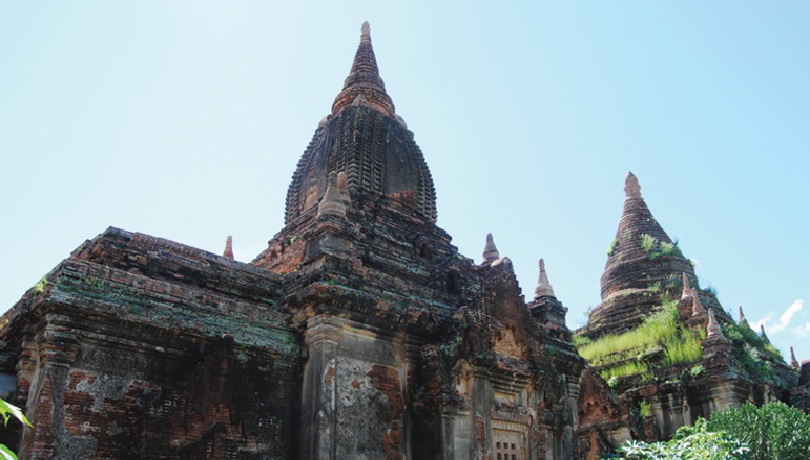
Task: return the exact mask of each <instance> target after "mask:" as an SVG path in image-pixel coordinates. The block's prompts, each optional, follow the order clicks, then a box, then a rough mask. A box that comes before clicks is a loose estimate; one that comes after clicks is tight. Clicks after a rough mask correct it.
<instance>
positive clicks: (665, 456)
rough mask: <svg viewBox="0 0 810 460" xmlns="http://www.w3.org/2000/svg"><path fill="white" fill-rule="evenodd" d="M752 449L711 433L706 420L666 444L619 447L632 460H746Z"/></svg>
mask: <svg viewBox="0 0 810 460" xmlns="http://www.w3.org/2000/svg"><path fill="white" fill-rule="evenodd" d="M748 450H749V448H748V446H746V445H745V443H743V442H741V441H740V440H738V439H736V438H734V437H732V436H729V435H728V434H726V433H724V432H722V431H710V430H709V429H708V427H707V422H706V420H704V419H702V418H701V419H698V420H697V422H696V423H695V426H693V427H690V426H686V427H683V428H681V429H680V430H678V432H677V433H675V436H673V437H672V439H671V440H670V441H667V442H653V443H646V442H643V441H633V440H631V441H627V442H625V443H624V444H622V445H621V446H620V447H619V452H621V453H622V454H624V458H627V459H632V460H681V459H683V460H745V459H748V457H747V455H746V454H747V452H748Z"/></svg>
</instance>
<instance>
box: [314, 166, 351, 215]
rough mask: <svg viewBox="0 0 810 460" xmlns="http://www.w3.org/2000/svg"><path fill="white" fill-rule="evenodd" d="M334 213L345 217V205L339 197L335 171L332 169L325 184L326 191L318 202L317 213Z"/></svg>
mask: <svg viewBox="0 0 810 460" xmlns="http://www.w3.org/2000/svg"><path fill="white" fill-rule="evenodd" d="M324 214H334V215H338V216H342V217H346V205H345V204H343V200H342V199H341V197H340V192H339V191H338V184H337V173H336V172H334V171H332V172H330V173H329V184H328V185H327V186H326V192H324V194H323V199H321V202H320V203H318V215H319V216H321V215H324Z"/></svg>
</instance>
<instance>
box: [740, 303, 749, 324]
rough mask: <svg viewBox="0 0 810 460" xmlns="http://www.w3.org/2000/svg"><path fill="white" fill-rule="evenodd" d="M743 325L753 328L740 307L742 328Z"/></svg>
mask: <svg viewBox="0 0 810 460" xmlns="http://www.w3.org/2000/svg"><path fill="white" fill-rule="evenodd" d="M743 324H745V325H746V326H748V327H749V328H750V327H751V326H749V325H748V319H747V318H746V317H745V313H743V309H742V307H740V326H742V325H743Z"/></svg>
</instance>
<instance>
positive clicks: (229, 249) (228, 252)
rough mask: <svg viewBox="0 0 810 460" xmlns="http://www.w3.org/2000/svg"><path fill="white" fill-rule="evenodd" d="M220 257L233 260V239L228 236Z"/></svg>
mask: <svg viewBox="0 0 810 460" xmlns="http://www.w3.org/2000/svg"><path fill="white" fill-rule="evenodd" d="M222 257H224V258H226V259H230V260H233V237H232V236H230V235H228V238H227V239H226V240H225V251H224V252H223V253H222Z"/></svg>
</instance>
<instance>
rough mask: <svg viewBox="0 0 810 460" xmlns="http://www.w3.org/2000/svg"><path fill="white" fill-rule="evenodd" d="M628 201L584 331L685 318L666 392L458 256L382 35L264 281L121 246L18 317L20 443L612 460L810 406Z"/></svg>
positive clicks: (15, 360) (313, 152)
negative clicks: (725, 417) (394, 85)
mask: <svg viewBox="0 0 810 460" xmlns="http://www.w3.org/2000/svg"><path fill="white" fill-rule="evenodd" d="M626 192H627V199H626V202H625V210H624V213H623V215H622V217H621V221H620V225H619V230H618V232H617V236H616V241H615V244H613V245H612V248H611V251H609V256H608V261H607V266H606V269H605V274H604V275H603V277H602V298H603V303H602V304H601V305H600V306H599V307H597V308H596V309H595V310H594V311H593V312H592V313H591V315H590V318H589V321H588V324H587V325H586V326H585V327H584V328H583V330H581V331H578V332H577V335H578V336H580V337H583V338H585V339H587V340H598V339H599V338H600V337H603V336H605V335H608V334H611V333H613V334H615V333H618V332H623V331H629V330H633V329H634V328H637V327H639V325H640V324H642V323H643V321H644V318H645V317H646V316H648V315H649V314H652V313H653V312H656V311H657V310H658V309H659V306H660V305H661V302H662V299H665V298H669V299H671V300H672V301H673V302H675V303H677V307H678V321H680V324H682V330H683V331H687V332H685V333H693V334H697V335H696V336H698V335H699V336H700V340H702V342H701V345H700V346H701V347H702V350H703V351H702V357H701V358H700V359H701V361H699V363H697V362H692V363H689V366H691V368H695V366H696V365H697V364H700V366H701V369H702V371H701V372H700V374H699V375H696V376H695V378H692V379H684V378H678V376H681V377H682V376H683V371H684V369H685V368H686V367H685V366H683V365H671V364H667V363H666V362H664V361H662V360H660V359H659V358H657V357H656V356H655V355H654V354H652V355H650V357H649V361H650V362H651V363H654V366H653V367H654V369H653V370H652V371H649V372H647V373H645V378H644V379H641V378H639V377H638V376H634V375H629V376H625V377H622V378H621V379H616V381H613V380H611V382H610V385H609V384H608V382H607V381H606V379H604V378H603V377H601V376H600V372H604V371H605V370H606V369H607V368H606V367H605V365H601V366H598V365H597V366H590V365H588V364H587V363H586V361H585V359H583V358H582V357H580V355H579V354H578V353H577V348H576V347H575V346H574V333H573V331H571V330H569V329H568V327H567V326H566V323H565V314H566V309H565V308H564V307H563V305H562V303H561V301H560V300H559V299H557V297H556V296H555V294H554V289H553V288H552V286H551V284H550V283H549V279H548V275H547V274H546V270H545V267H544V265H543V261H542V259H540V263H539V270H538V282H537V285H536V287H535V289H534V292H533V295H531V296H530V299H529V300H528V301H527V300H526V298H525V297H524V295H523V293H522V292H521V289H520V287H519V286H518V282H517V279H516V276H515V272H514V269H513V266H512V262H511V261H510V260H509V259H508V258H506V257H501V255H500V254H499V252H498V249H497V247H496V246H495V242H494V240H493V238H492V236H491V235H488V236H487V238H486V241H485V242H484V251H483V254H482V258H481V260H480V262H476V261H475V260H473V259H470V258H468V257H465V256H464V255H462V254H460V253H459V252H458V249H457V248H456V247H455V246H453V245H452V244H451V237H450V235H448V234H447V233H446V232H445V231H444V230H442V229H441V228H439V227H438V226H437V225H436V217H437V209H436V194H435V189H434V185H433V179H432V177H431V174H430V170H429V168H428V165H427V163H426V161H425V158H424V156H423V155H422V152H421V150H420V149H419V147H418V146H417V144H416V143H415V142H414V136H413V133H412V132H411V131H409V130H408V128H407V126H406V124H405V122H404V121H403V120H402V118H400V117H399V116H398V115H397V114H396V111H395V107H394V103H393V101H392V100H391V98H390V97H389V95H388V94H387V92H386V89H385V84H384V82H383V80H382V79H381V78H380V75H379V71H378V68H377V62H376V58H375V55H374V50H373V48H372V44H371V36H370V31H369V26H368V23H364V24H363V27H362V30H361V36H360V44H359V46H358V49H357V53H356V55H355V58H354V62H353V64H352V67H351V71H350V73H349V76H348V77H347V78H346V80H345V84H344V86H343V89H342V91H340V93H339V94H338V95H337V97H336V98H335V100H334V103H333V105H332V110H331V113H330V114H329V115H327V116H326V117H325V118H324V119H323V120H321V122H320V123H319V124H318V126H317V128H316V130H315V134H314V136H313V138H312V141H311V142H310V144H309V146H308V147H307V148H306V151H305V152H304V154H303V156H302V157H301V159H300V161H299V162H298V165H297V167H296V170H295V172H294V174H293V177H292V183H291V184H290V187H289V189H288V193H287V197H286V215H285V226H284V228H283V229H281V231H280V232H278V233H277V234H276V235H275V236H274V237H273V238H272V239H271V240H270V241H269V244H268V247H267V249H265V250H264V251H263V252H262V253H261V254H259V255H258V256H257V257H256V258H255V259H254V260H253V261H252V262H251V263H243V262H238V261H235V260H233V252H232V249H231V240H230V238H229V239H228V241H227V244H226V249H225V251H224V253H223V255H217V254H213V253H210V252H207V251H204V250H200V249H196V248H192V247H189V246H185V245H183V244H180V243H176V242H173V241H168V240H165V239H161V238H156V237H152V236H148V235H143V234H140V233H131V232H127V231H124V230H121V229H117V228H113V227H110V228H108V229H107V230H106V231H104V232H103V233H102V234H101V235H99V236H97V237H95V238H93V239H92V240H89V241H86V242H85V243H84V244H82V245H81V246H79V247H78V248H77V249H76V250H75V251H73V252H72V253H71V255H70V257H69V258H68V259H66V260H64V261H62V262H61V263H60V264H59V265H57V266H56V268H54V269H53V270H52V271H51V272H49V273H48V274H47V275H46V276H45V278H44V279H43V281H41V282H40V283H38V284H37V285H36V286H34V287H33V288H32V289H30V290H29V291H28V292H26V293H25V295H24V296H23V298H22V299H21V300H20V301H19V302H18V303H17V304H16V305H15V306H14V307H13V308H12V309H11V310H9V311H8V312H7V313H6V314H5V315H4V317H3V324H4V326H3V327H2V330H0V334H1V335H0V336H1V337H2V340H3V341H4V348H3V349H2V357H3V359H2V360H1V361H0V363H2V369H0V370H1V371H2V376H3V379H2V380H0V382H2V386H0V389H1V390H2V391H3V393H2V396H3V397H4V398H5V399H7V400H9V401H10V402H12V403H15V404H17V405H19V406H21V407H23V408H24V411H25V413H26V414H27V415H28V417H29V419H30V420H31V422H32V423H33V425H34V426H35V429H20V428H12V429H11V430H10V431H7V432H6V433H4V435H5V437H6V442H7V443H8V444H10V445H12V446H14V447H16V449H17V452H18V453H19V455H20V458H29V459H45V458H61V459H74V458H75V459H102V458H103V459H109V458H117V459H127V458H132V459H136V458H137V459H143V458H154V459H158V458H160V459H201V458H211V459H384V458H385V459H406V458H407V459H490V460H496V459H497V460H514V459H573V458H599V456H601V455H602V454H603V453H605V452H609V451H610V450H611V449H613V448H614V447H615V446H616V445H618V444H619V443H621V442H622V441H624V440H626V439H629V438H631V437H634V438H641V439H666V438H667V437H668V436H670V435H671V434H672V433H673V432H674V430H676V429H677V428H678V427H680V426H682V425H684V424H688V423H691V422H692V421H693V420H694V419H695V418H696V417H697V416H701V415H702V416H708V415H709V414H710V413H711V412H712V411H714V410H718V409H722V408H725V407H729V406H734V405H740V404H742V403H743V402H745V401H752V402H755V403H757V404H762V403H764V402H768V401H772V400H786V401H790V402H792V403H793V404H794V405H799V406H801V405H802V404H804V405H805V406H806V405H807V385H808V384H810V381H808V380H810V378H808V377H810V374H809V373H808V372H810V366H808V365H805V370H806V371H807V372H805V377H804V378H802V383H801V384H800V383H799V374H800V373H799V369H798V368H799V365H798V363H797V362H796V361H795V358H793V360H792V361H793V362H792V366H791V365H788V364H786V363H784V361H783V360H781V359H773V360H771V361H769V363H770V364H769V365H770V366H771V370H772V371H773V372H771V373H769V374H768V376H769V377H768V378H769V379H766V378H765V377H764V376H761V375H758V374H755V373H754V372H753V371H751V370H750V369H749V368H747V367H746V366H745V365H744V364H745V363H741V360H742V358H740V357H738V356H736V355H735V354H734V353H733V350H732V349H733V345H734V342H733V339H732V338H727V337H725V335H724V329H723V328H724V327H730V326H727V325H732V326H734V327H737V328H740V327H742V326H738V325H737V323H736V322H735V321H734V319H732V318H731V317H730V316H729V315H728V314H726V313H725V311H724V310H723V308H722V306H721V305H720V303H719V301H717V299H716V297H714V296H713V295H711V293H709V292H708V291H704V290H701V289H699V288H698V287H697V286H696V284H695V279H694V272H693V270H692V267H691V265H690V264H689V263H688V261H687V259H685V258H684V257H683V256H682V255H681V254H680V252H679V251H671V252H668V253H661V252H659V253H658V257H650V254H649V251H648V250H646V249H644V248H642V247H641V244H642V243H641V242H640V235H642V234H644V235H647V236H648V239H649V238H652V239H654V240H655V241H657V242H658V244H661V243H665V247H670V246H668V245H671V244H672V242H671V240H669V238H668V237H667V236H666V233H665V232H664V230H663V229H662V228H661V227H660V225H659V224H658V223H657V222H656V221H654V219H653V218H652V215H651V214H650V212H649V210H648V209H647V206H646V204H645V203H644V200H643V198H641V193H640V187H639V185H638V181H637V179H636V178H635V176H632V175H629V176H628V178H627V181H626ZM482 240H483V238H482ZM690 283H691V284H690ZM692 286H694V287H692ZM735 330H736V329H735ZM689 331H692V332H689ZM763 336H764V334H763ZM759 340H760V341H761V340H764V339H759ZM755 341H756V340H755ZM757 343H760V342H757ZM752 369H753V368H752ZM693 373H694V372H693ZM774 376H776V377H774ZM777 377H778V378H777ZM641 402H644V403H645V404H649V407H650V408H651V409H650V410H649V413H648V414H643V413H640V411H639V410H638V407H639V404H640V403H641ZM803 407H804V406H803ZM10 426H11V425H10Z"/></svg>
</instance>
